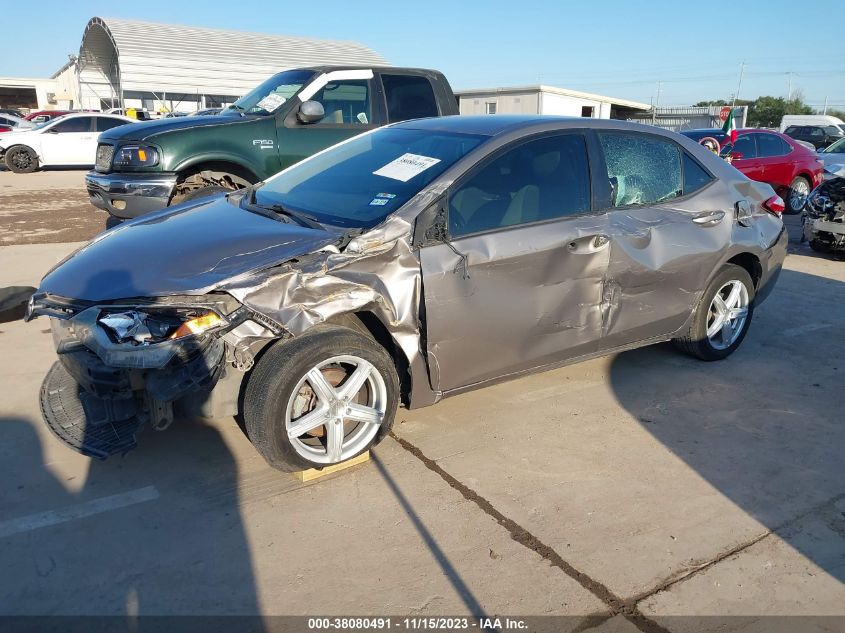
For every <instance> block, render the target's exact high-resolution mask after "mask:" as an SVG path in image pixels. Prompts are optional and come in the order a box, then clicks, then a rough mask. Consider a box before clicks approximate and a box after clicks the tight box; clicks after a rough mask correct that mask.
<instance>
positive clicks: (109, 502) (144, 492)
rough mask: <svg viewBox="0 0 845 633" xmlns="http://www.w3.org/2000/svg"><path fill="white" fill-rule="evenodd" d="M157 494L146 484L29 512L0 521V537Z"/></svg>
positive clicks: (114, 508) (76, 517)
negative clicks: (107, 495)
mask: <svg viewBox="0 0 845 633" xmlns="http://www.w3.org/2000/svg"><path fill="white" fill-rule="evenodd" d="M158 496H159V495H158V490H156V488H155V486H147V487H146V488H138V489H137V490H131V491H129V492H123V493H120V494H117V495H111V496H109V497H101V498H100V499H92V500H91V501H85V502H84V503H77V504H76V505H72V506H68V507H66V508H61V509H60V510H47V511H46V512H39V513H37V514H30V515H29V516H25V517H18V518H16V519H10V520H8V521H0V538H5V537H7V536H11V535H13V534H20V533H21V532H30V531H32V530H37V529H39V528H43V527H49V526H51V525H58V524H60V523H67V522H68V521H73V520H75V519H84V518H85V517H89V516H92V515H95V514H102V513H103V512H109V511H111V510H117V509H118V508H125V507H127V506H131V505H135V504H136V503H144V502H145V501H153V500H154V499H158Z"/></svg>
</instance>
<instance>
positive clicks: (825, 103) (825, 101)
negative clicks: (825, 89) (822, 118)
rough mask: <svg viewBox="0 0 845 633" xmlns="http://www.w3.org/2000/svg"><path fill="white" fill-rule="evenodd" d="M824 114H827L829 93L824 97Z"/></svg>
mask: <svg viewBox="0 0 845 633" xmlns="http://www.w3.org/2000/svg"><path fill="white" fill-rule="evenodd" d="M822 114H827V95H825V97H824V110H822Z"/></svg>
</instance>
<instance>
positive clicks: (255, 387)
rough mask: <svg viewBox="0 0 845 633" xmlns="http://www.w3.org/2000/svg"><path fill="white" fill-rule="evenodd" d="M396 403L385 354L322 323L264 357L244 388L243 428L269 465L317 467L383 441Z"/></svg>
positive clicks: (356, 335) (393, 375) (393, 379)
mask: <svg viewBox="0 0 845 633" xmlns="http://www.w3.org/2000/svg"><path fill="white" fill-rule="evenodd" d="M312 381H313V384H312ZM359 382H360V386H357V387H356V385H357V384H358V383H359ZM398 406H399V379H398V377H397V374H396V366H395V364H394V362H393V359H392V358H391V356H390V354H388V353H387V351H386V350H385V349H384V348H383V347H382V346H381V345H379V344H378V343H376V342H375V341H374V340H373V339H372V338H370V337H368V336H364V335H363V334H360V333H358V332H355V331H353V330H350V329H348V328H344V327H337V326H319V327H317V328H315V329H314V330H312V331H311V332H310V333H306V334H304V335H302V336H300V337H297V338H294V339H292V340H289V341H285V342H280V343H277V344H275V345H274V346H273V347H271V348H270V349H269V350H267V352H266V353H265V354H264V355H263V356H262V357H261V359H260V360H259V361H258V363H257V364H256V366H255V369H254V370H253V372H252V375H251V376H250V378H249V383H248V384H247V388H246V394H245V398H244V424H245V426H246V430H247V435H248V436H249V439H250V441H251V442H252V443H253V445H254V446H255V448H256V449H257V450H258V452H259V453H261V455H262V456H263V457H264V459H265V460H267V463H268V464H270V465H271V466H273V467H274V468H277V469H278V470H282V471H286V472H294V471H299V470H304V469H307V468H317V469H320V468H324V467H326V466H329V465H332V464H337V463H341V462H344V461H347V460H349V459H352V458H353V457H355V456H356V455H359V454H361V453H363V452H364V451H366V450H369V449H370V448H371V447H373V446H375V445H376V444H378V443H379V442H380V441H381V440H383V439H384V438H385V437H386V436H387V434H388V433H389V432H390V428H391V426H392V425H393V420H394V417H395V415H396V409H397V407H398ZM297 425H298V426H297Z"/></svg>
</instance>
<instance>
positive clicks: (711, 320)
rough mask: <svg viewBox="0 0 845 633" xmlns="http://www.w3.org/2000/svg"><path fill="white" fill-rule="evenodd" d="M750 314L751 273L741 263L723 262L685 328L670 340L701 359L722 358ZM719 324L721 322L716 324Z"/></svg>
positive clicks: (741, 335)
mask: <svg viewBox="0 0 845 633" xmlns="http://www.w3.org/2000/svg"><path fill="white" fill-rule="evenodd" d="M740 284H741V286H740ZM733 292H736V301H734V299H733V294H732V293H733ZM717 295H719V299H721V301H720V300H719V299H717V298H716V297H717ZM753 314H754V283H753V282H752V280H751V275H749V274H748V271H747V270H745V269H744V268H742V267H741V266H737V265H736V264H725V265H724V266H723V267H722V269H721V270H720V271H719V273H718V274H717V275H716V276H715V277H714V278H713V280H712V281H711V282H710V283H709V284H708V286H707V288H706V290H705V291H704V293H703V294H702V295H701V299H700V300H699V302H698V306H697V307H696V309H695V313H694V314H693V317H692V322H691V323H690V326H689V329H688V330H687V332H686V333H685V334H684V335H683V336H682V337H680V338H676V339H674V340H673V342H674V343H675V345H676V346H677V347H678V348H680V349H681V350H682V351H684V352H686V353H687V354H689V355H691V356H695V357H696V358H700V359H701V360H706V361H713V360H722V359H723V358H727V357H728V356H730V355H731V354H733V353H734V352H735V351H736V350H737V348H738V347H739V346H740V344H741V343H742V341H743V340H744V339H745V335H746V334H747V333H748V328H749V327H750V325H751V318H752V316H753ZM720 324H724V325H723V326H722V327H720Z"/></svg>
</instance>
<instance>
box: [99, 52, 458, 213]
mask: <svg viewBox="0 0 845 633" xmlns="http://www.w3.org/2000/svg"><path fill="white" fill-rule="evenodd" d="M450 114H458V105H457V101H456V99H455V95H454V94H453V93H452V89H451V87H450V86H449V83H448V81H446V78H445V77H444V76H443V75H442V74H441V73H439V72H436V71H433V70H423V69H414V68H393V67H381V68H379V67H374V68H361V67H342V66H319V67H313V68H298V69H294V70H286V71H284V72H280V73H278V74H276V75H273V76H272V77H270V78H269V79H268V80H267V81H265V82H264V83H262V84H261V85H259V86H258V87H257V88H255V89H254V90H253V91H252V92H250V93H249V94H247V95H245V96H243V97H241V98H240V99H238V100H237V101H236V102H235V103H234V104H232V105H231V106H229V107H228V108H226V109H225V110H223V112H221V113H220V114H218V115H213V116H191V117H178V118H171V119H162V120H158V121H152V122H143V123H134V124H130V125H123V126H120V127H117V128H113V129H111V130H109V131H107V132H104V133H103V134H101V135H100V138H99V142H98V145H97V156H96V164H95V168H94V170H93V171H91V172H89V173H88V174H87V175H86V177H85V184H86V187H87V189H88V195H89V196H90V198H91V203H92V204H93V205H94V206H95V207H97V208H99V209H104V210H105V211H108V212H109V213H110V214H111V215H112V216H114V217H115V218H121V219H125V218H134V217H136V216H139V215H141V214H143V213H147V212H149V211H155V210H157V209H162V208H164V207H166V206H168V205H172V204H177V203H180V202H185V201H187V200H192V199H195V198H199V197H202V196H206V195H211V194H214V193H216V192H219V191H224V190H233V189H239V188H241V187H245V186H247V185H250V184H254V183H256V182H259V181H262V180H264V179H266V178H269V177H270V176H272V175H273V174H275V173H277V172H279V171H281V170H282V169H285V168H286V167H289V166H290V165H293V164H294V163H296V162H298V161H300V160H302V159H303V158H306V157H308V156H311V155H312V154H315V153H316V152H318V151H320V150H322V149H324V148H326V147H329V146H330V145H334V144H335V143H338V142H340V141H343V140H345V139H347V138H350V137H352V136H355V135H357V134H360V133H362V132H365V131H366V130H370V129H373V128H376V127H380V126H382V125H385V124H387V123H394V122H397V121H404V120H408V119H417V118H423V117H434V116H446V115H450Z"/></svg>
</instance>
